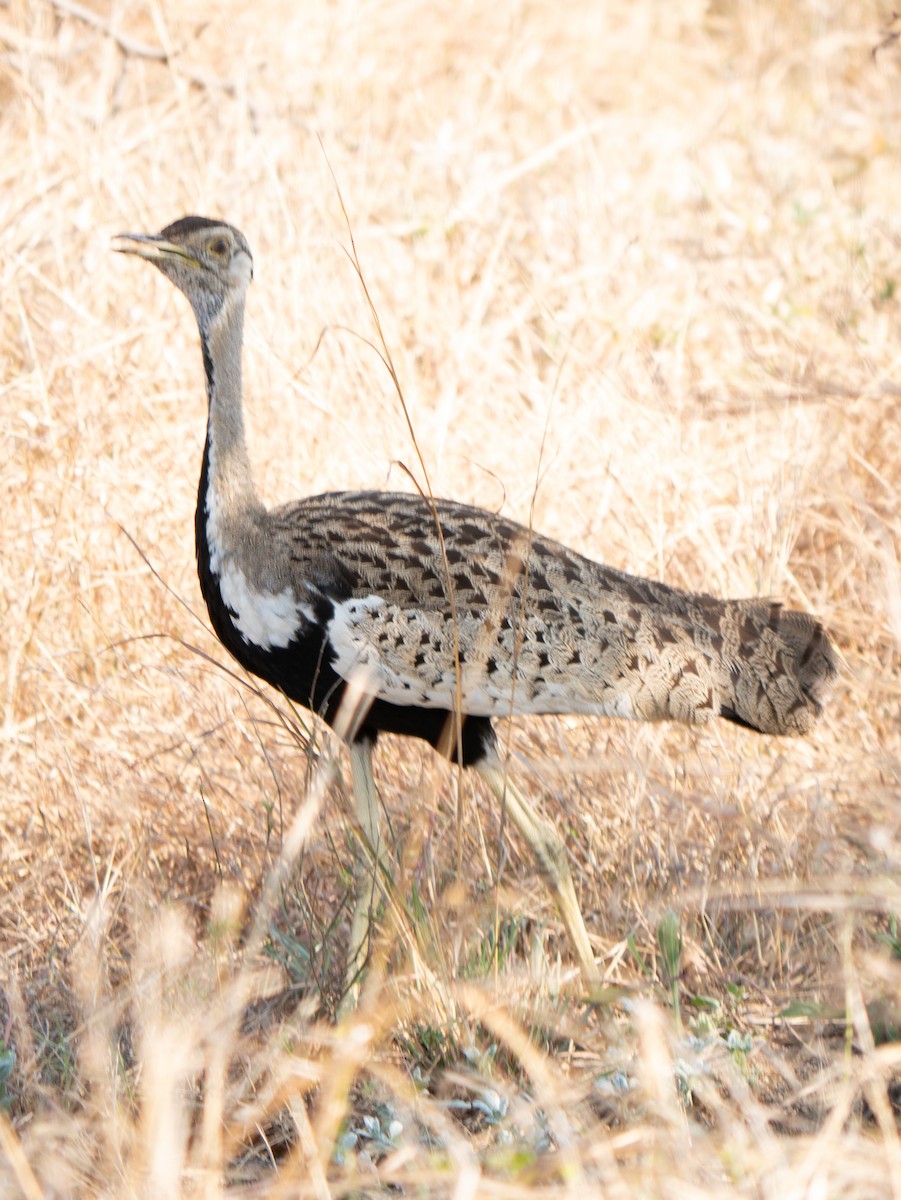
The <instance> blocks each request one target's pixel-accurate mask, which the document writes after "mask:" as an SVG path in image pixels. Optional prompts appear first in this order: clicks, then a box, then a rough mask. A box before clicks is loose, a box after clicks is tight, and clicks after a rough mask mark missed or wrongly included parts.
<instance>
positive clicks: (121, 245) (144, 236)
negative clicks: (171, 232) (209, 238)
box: [113, 233, 200, 267]
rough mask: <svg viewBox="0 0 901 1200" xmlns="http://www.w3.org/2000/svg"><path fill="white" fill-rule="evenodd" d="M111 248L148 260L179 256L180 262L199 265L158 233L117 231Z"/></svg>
mask: <svg viewBox="0 0 901 1200" xmlns="http://www.w3.org/2000/svg"><path fill="white" fill-rule="evenodd" d="M113 249H114V250H117V251H118V252H119V253H120V254H136V255H137V256H138V258H146V259H147V260H148V261H149V262H159V261H160V260H161V259H166V258H180V259H181V260H182V262H187V263H190V264H191V265H192V266H194V267H199V266H200V263H199V262H198V261H197V259H196V258H194V257H193V256H192V255H190V254H186V253H185V251H184V250H183V249H182V248H181V246H176V245H175V243H174V242H167V241H166V239H165V238H164V237H162V236H161V235H160V234H158V233H117V234H116V236H115V237H114V238H113Z"/></svg>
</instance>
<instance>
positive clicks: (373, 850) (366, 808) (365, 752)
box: [339, 738, 384, 1016]
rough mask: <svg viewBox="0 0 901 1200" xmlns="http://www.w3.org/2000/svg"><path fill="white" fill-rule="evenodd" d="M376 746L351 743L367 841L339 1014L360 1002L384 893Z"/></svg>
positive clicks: (360, 849) (357, 866)
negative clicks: (376, 912) (377, 910)
mask: <svg viewBox="0 0 901 1200" xmlns="http://www.w3.org/2000/svg"><path fill="white" fill-rule="evenodd" d="M372 746H373V743H372V741H371V740H370V739H369V738H360V739H359V740H358V741H354V742H351V746H350V773H351V780H352V782H353V794H354V809H355V811H356V816H357V820H358V822H359V824H360V831H361V833H362V835H363V838H364V839H365V844H364V845H359V844H358V845H357V849H356V854H355V861H354V875H355V876H356V879H355V890H356V896H355V899H354V913H353V920H352V922H351V926H350V945H349V947H348V953H347V971H346V973H345V977H344V982H345V988H346V990H345V994H344V999H343V1000H342V1001H341V1006H340V1009H339V1016H341V1015H343V1014H344V1013H346V1012H348V1011H350V1010H351V1009H352V1008H353V1007H354V1006H355V1005H356V1002H357V998H358V996H359V993H360V976H361V974H362V971H363V965H364V963H365V962H366V955H367V952H368V950H369V937H370V927H371V924H372V913H373V909H374V908H375V907H376V906H377V904H378V902H379V899H380V898H381V895H382V888H381V883H380V880H379V876H380V871H381V863H382V856H383V850H384V848H383V846H382V841H381V835H380V833H379V810H378V802H379V801H378V793H377V792H376V788H375V778H374V776H373V774H372Z"/></svg>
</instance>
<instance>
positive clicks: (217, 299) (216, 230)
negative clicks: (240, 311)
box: [114, 217, 253, 334]
mask: <svg viewBox="0 0 901 1200" xmlns="http://www.w3.org/2000/svg"><path fill="white" fill-rule="evenodd" d="M115 243H116V244H115V245H114V249H116V250H118V251H120V252H121V253H123V254H136V255H137V256H138V257H139V258H146V259H147V261H148V262H152V263H153V265H154V266H155V267H159V269H160V270H161V271H162V273H163V274H164V275H165V276H166V277H167V279H171V280H172V282H173V283H174V284H175V286H176V287H177V288H179V289H180V290H181V291H183V292H184V294H185V295H186V296H187V297H188V299H189V300H190V302H191V307H192V308H193V309H194V315H195V317H196V318H197V324H198V325H199V326H200V331H201V333H203V334H208V333H209V331H210V329H211V328H212V327H213V325H215V323H216V320H217V318H218V317H219V316H220V315H222V314H224V313H225V312H227V311H228V310H230V309H232V308H233V307H234V306H235V305H236V304H238V303H241V302H243V300H244V296H245V293H246V292H247V288H248V285H249V284H250V281H251V279H253V259H252V257H251V254H250V247H249V246H248V245H247V241H246V239H245V237H244V235H243V234H242V233H241V232H240V231H239V230H237V229H235V228H234V227H233V226H231V225H226V224H225V222H224V221H211V220H209V218H207V217H182V218H181V220H179V221H175V222H174V223H173V224H172V225H167V226H166V228H165V229H163V230H162V231H161V232H160V233H120V234H119V235H118V237H117V238H116V239H115Z"/></svg>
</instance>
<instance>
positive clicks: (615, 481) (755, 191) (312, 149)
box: [0, 0, 901, 1200]
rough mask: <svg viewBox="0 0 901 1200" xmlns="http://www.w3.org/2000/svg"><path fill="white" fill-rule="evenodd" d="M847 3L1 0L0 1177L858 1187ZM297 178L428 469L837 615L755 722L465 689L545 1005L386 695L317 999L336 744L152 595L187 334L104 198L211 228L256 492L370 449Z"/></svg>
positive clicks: (390, 456)
mask: <svg viewBox="0 0 901 1200" xmlns="http://www.w3.org/2000/svg"><path fill="white" fill-rule="evenodd" d="M891 19H892V14H891V12H890V6H885V7H881V6H879V5H877V4H870V3H860V4H855V3H846V4H842V3H816V2H814V0H806V2H804V0H802V2H799V3H797V4H794V5H785V4H780V3H776V2H775V0H773V2H772V3H768V2H763V0H761V2H755V0H745V2H736V3H729V2H728V0H722V2H719V3H703V2H701V0H696V2H692V0H687V2H685V3H675V4H655V3H652V2H650V0H647V2H645V3H628V2H626V0H621V2H620V0H614V2H612V3H609V4H601V3H596V2H594V0H575V2H573V3H569V4H566V5H560V4H550V3H541V2H537V0H536V2H532V3H528V2H524V0H501V2H499V3H495V4H492V5H482V4H477V3H473V2H467V0H462V2H460V0H458V2H457V3H442V2H436V3H433V4H427V5H426V4H423V5H417V4H414V3H413V2H412V0H394V2H386V3H382V4H378V3H372V4H355V3H350V2H347V3H345V2H343V0H337V2H335V3H328V4H326V3H320V4H313V3H308V4H293V3H289V2H288V0H275V2H272V3H268V2H262V3H257V4H255V5H251V4H249V3H226V4H224V5H212V4H207V3H203V2H201V0H194V2H190V0H189V2H188V3H182V2H181V0H180V2H179V3H177V4H176V3H173V2H171V0H162V2H160V3H150V4H144V3H143V2H142V0H134V2H125V3H113V4H112V5H107V4H105V3H104V0H90V6H89V7H85V8H81V7H79V5H76V4H75V3H74V2H73V0H56V2H44V0H3V2H2V3H0V149H2V153H0V180H2V182H0V280H2V283H0V363H2V371H0V422H2V424H0V437H2V449H0V480H2V521H0V526H2V535H0V536H2V559H0V595H2V622H0V641H2V651H3V652H2V657H0V664H2V666H0V671H2V705H3V709H2V737H0V779H2V784H0V786H2V796H3V803H2V813H0V828H2V850H0V856H2V857H0V878H2V892H0V949H2V959H0V979H2V991H3V994H2V998H0V1106H2V1108H0V1191H2V1194H3V1195H9V1196H16V1195H24V1196H27V1197H29V1200H31V1198H33V1197H38V1196H41V1195H47V1196H95V1195H106V1196H116V1197H118V1196H131V1195H147V1196H154V1197H156V1196H166V1197H174V1196H179V1195H194V1194H201V1195H204V1196H211V1197H212V1196H217V1195H220V1194H222V1193H223V1192H225V1191H230V1192H234V1193H238V1192H240V1191H241V1190H242V1189H243V1190H245V1191H247V1193H248V1194H253V1195H257V1196H269V1195H272V1196H276V1195H283V1194H284V1195H296V1196H301V1195H302V1196H307V1195H310V1196H316V1197H324V1196H342V1195H349V1194H355V1195H362V1194H371V1193H377V1192H382V1191H386V1190H388V1189H393V1190H396V1191H397V1192H398V1193H399V1194H402V1195H435V1196H438V1195H448V1196H457V1197H476V1196H498V1197H520V1196H531V1195H536V1196H537V1195H543V1196H544V1195H549V1194H551V1193H557V1192H568V1193H570V1194H572V1195H575V1196H582V1195H588V1194H603V1195H610V1196H622V1197H626V1196H631V1195H648V1196H664V1195H666V1196H680V1197H708V1196H713V1195H723V1194H728V1193H730V1192H734V1193H735V1194H738V1195H742V1196H745V1195H747V1196H768V1197H769V1196H778V1197H779V1198H780V1200H784V1198H786V1197H795V1196H797V1197H801V1196H804V1197H808V1196H809V1197H831V1196H842V1197H855V1196H884V1195H887V1194H893V1195H896V1196H898V1195H901V1139H899V1133H898V1118H899V1111H901V1110H899V1105H898V1103H897V1095H898V1091H899V1084H901V1048H899V1044H898V1043H897V1041H895V1040H893V1039H894V1038H895V1037H896V1027H897V1025H898V1024H901V1017H899V1016H898V1004H899V989H901V962H899V954H901V930H899V929H898V928H897V927H896V925H895V914H896V913H901V892H899V886H898V873H899V867H901V861H899V860H901V840H899V835H901V831H899V818H901V807H899V799H901V795H899V792H901V786H899V767H901V719H899V707H901V668H899V646H901V583H899V561H898V558H899V555H898V548H899V537H901V515H899V507H898V488H899V485H901V431H899V424H901V422H899V390H898V389H899V384H898V383H897V382H896V380H897V378H898V369H897V366H898V356H899V349H898V348H899V344H901V343H899V336H898V335H899V329H901V296H899V284H901V246H899V234H901V227H899V222H898V196H899V195H901V158H899V152H901V57H899V54H901V51H899V46H898V44H896V43H895V42H894V41H893V40H892V38H891V37H890V34H891V25H890V22H891ZM887 23H888V24H887ZM877 47H878V49H877ZM874 51H875V53H874ZM332 172H333V173H334V174H332ZM339 189H340V197H339ZM341 198H343V202H344V204H345V205H346V210H347V215H348V218H349V222H350V226H351V229H352V233H353V238H354V242H355V245H356V250H357V253H358V255H359V261H360V264H361V266H362V269H363V273H364V277H365V282H366V285H367V286H368V288H369V290H370V292H371V295H372V297H373V301H374V304H375V306H376V309H377V312H378V315H379V318H380V320H381V323H382V327H383V330H384V336H385V341H386V344H387V347H388V349H389V350H390V353H391V355H392V356H393V359H394V362H395V364H396V368H397V373H398V376H399V379H400V383H401V386H402V390H403V396H404V399H405V402H406V407H407V411H408V413H409V418H410V421H411V424H412V428H413V430H414V431H415V436H416V439H417V441H418V446H419V449H420V451H421V454H422V462H424V463H425V465H426V466H427V468H428V472H429V477H430V480H431V484H432V487H433V488H434V490H435V492H436V493H437V494H445V495H450V496H454V497H457V498H460V499H465V500H468V501H472V502H476V503H480V504H482V505H484V506H486V507H488V508H491V509H503V511H504V512H505V513H507V514H509V515H511V516H514V517H516V518H519V519H522V520H525V521H528V520H529V519H530V518H531V519H533V520H534V523H535V525H536V526H537V527H538V528H540V529H542V530H543V531H545V532H547V533H549V534H552V535H555V536H557V537H560V538H562V539H563V540H565V541H567V542H569V543H570V544H572V545H574V546H575V547H576V548H578V549H580V550H582V551H584V552H586V553H588V554H589V555H591V556H593V557H597V558H601V559H603V560H604V561H606V562H609V563H610V564H612V565H615V566H618V567H623V568H626V569H629V570H632V571H635V572H638V573H641V574H648V575H652V576H655V577H662V578H665V579H666V580H667V581H668V582H671V583H674V584H677V585H682V586H686V587H690V588H703V589H706V590H709V591H712V592H715V593H717V594H734V595H768V596H770V595H773V596H779V597H783V598H785V599H786V600H788V601H789V602H791V603H792V604H793V605H794V606H796V607H803V608H808V609H810V610H812V611H814V612H816V613H817V614H818V615H820V616H821V617H822V619H823V620H824V621H825V622H826V624H827V626H828V628H829V629H830V631H831V633H832V635H833V637H834V640H835V642H836V645H837V646H838V648H839V652H840V655H841V664H842V667H841V680H840V683H839V686H838V688H837V690H836V693H835V696H834V699H833V702H832V704H831V706H830V708H829V710H828V712H827V714H826V716H825V718H824V720H823V722H822V723H821V725H820V726H819V728H818V729H817V731H816V732H815V733H814V734H813V735H812V736H811V737H809V738H808V739H805V740H802V741H788V740H785V741H768V740H765V739H763V738H760V737H756V736H755V735H753V734H751V733H747V732H745V731H743V730H740V729H737V728H734V727H716V728H710V729H706V730H702V731H690V730H684V729H681V728H676V727H663V726H661V727H641V726H631V725H627V724H625V723H617V722H613V721H601V720H583V719H545V720H533V721H525V720H523V721H518V722H516V723H515V724H514V725H513V726H512V727H511V728H510V729H505V730H504V737H505V738H506V739H507V741H508V744H509V749H510V753H511V756H512V758H511V770H512V771H513V772H514V774H515V776H516V778H517V780H518V781H519V783H520V784H521V786H522V787H523V788H524V789H525V790H527V791H528V793H529V794H530V795H531V797H532V798H533V799H534V801H535V802H536V803H537V804H539V805H540V806H541V808H542V810H543V811H544V813H545V814H546V815H547V816H548V817H549V818H550V819H552V820H553V821H554V822H555V824H556V825H557V827H558V828H559V829H560V830H561V832H563V833H564V834H565V837H566V841H567V845H568V848H569V852H570V854H571V859H572V863H573V867H574V873H575V876H576V881H577V887H578V890H579V894H580V897H581V901H582V905H583V910H584V912H585V914H586V919H587V922H588V926H589V929H590V931H591V934H592V937H593V939H594V944H595V949H596V952H597V955H598V959H599V961H600V963H601V965H602V968H603V970H604V974H605V979H606V981H607V984H608V985H609V990H608V992H607V993H606V994H605V995H604V996H603V997H601V1001H602V1002H601V1003H598V1004H594V1005H588V1004H586V1003H585V1002H584V997H583V996H582V994H581V991H580V988H579V985H578V976H577V975H576V973H575V970H574V966H573V961H572V956H571V954H570V950H569V947H568V945H567V944H566V942H565V940H564V939H563V937H562V936H561V931H560V928H559V925H558V922H557V920H556V917H555V914H554V911H553V909H552V906H551V905H550V903H549V901H548V899H547V896H546V894H545V892H544V890H543V887H542V886H541V883H540V881H538V880H537V879H536V878H535V872H534V869H533V867H532V865H531V863H530V861H529V860H528V859H527V858H526V857H525V856H524V855H523V854H522V852H521V850H522V848H521V846H520V845H519V844H518V843H517V842H516V840H515V839H513V840H510V841H509V842H508V841H506V840H505V839H502V838H501V836H500V833H501V831H500V823H499V815H498V813H497V811H496V809H495V807H494V806H493V805H492V804H491V803H489V802H488V801H487V799H486V797H485V796H484V795H483V794H482V793H481V792H480V791H479V790H478V788H477V787H476V786H475V785H474V784H473V782H472V781H471V780H470V779H468V778H463V779H461V778H459V777H458V776H457V775H456V774H455V773H454V772H453V771H452V770H451V769H449V768H448V767H447V766H445V765H443V764H441V763H440V762H438V761H437V760H436V758H435V757H434V756H433V755H432V754H431V752H430V751H428V749H423V748H422V747H420V746H418V745H409V744H401V743H396V742H392V741H391V740H390V739H385V742H384V743H383V744H382V746H381V753H380V754H379V756H378V760H377V772H378V780H379V786H380V790H381V794H382V797H383V801H384V806H385V809H386V814H387V818H388V820H389V821H390V827H391V837H392V842H393V845H394V848H395V852H396V868H395V877H394V882H395V888H394V892H393V900H392V903H391V906H390V909H389V911H388V913H387V914H386V915H385V917H384V919H383V921H382V926H381V928H382V937H381V939H380V941H379V943H378V945H377V946H376V948H375V951H374V963H373V967H372V969H371V971H370V974H369V979H368V984H367V987H366V989H365V990H364V994H363V998H362V1001H361V1004H360V1007H359V1009H358V1011H357V1012H356V1014H354V1015H353V1016H352V1017H351V1018H349V1019H348V1020H347V1021H346V1022H344V1023H343V1024H336V1022H335V1017H334V1012H335V1006H336V1003H337V1001H338V999H339V997H340V980H341V960H342V956H343V953H344V946H345V943H346V937H347V927H348V897H349V895H350V890H351V880H350V875H349V864H350V862H351V858H352V855H351V849H350V844H351V840H352V834H351V830H350V827H349V823H348V815H347V814H348V801H347V791H346V786H347V778H348V776H347V766H346V762H345V760H344V756H343V754H342V752H341V748H340V746H338V745H337V744H336V743H335V741H334V739H333V738H332V737H331V736H330V735H329V734H328V733H326V732H325V731H324V730H323V729H322V728H320V727H318V726H317V725H315V724H314V723H311V721H310V719H309V718H308V717H307V716H306V715H305V714H303V713H296V712H293V711H292V710H291V709H290V707H289V706H288V705H286V704H285V703H284V702H283V701H282V700H280V699H279V698H278V697H277V696H276V695H274V694H273V693H271V692H269V691H266V690H264V689H260V688H258V687H257V686H255V685H254V683H253V682H252V681H251V680H250V679H249V678H247V677H245V676H243V675H242V674H241V673H240V671H237V670H236V668H235V667H234V665H233V664H232V663H230V662H229V661H228V660H227V658H226V656H225V655H224V652H223V651H221V650H220V649H219V647H218V646H217V643H216V642H215V640H214V638H213V637H212V635H211V633H210V632H209V629H208V626H207V623H206V621H205V618H204V614H203V612H202V602H201V600H200V597H199V591H198V587H197V583H196V579H195V576H194V564H193V544H192V520H193V503H194V494H195V488H196V476H197V472H198V469H199V461H200V453H201V447H202V439H203V423H204V392H203V380H202V371H201V363H200V356H199V352H198V348H197V335H196V329H195V326H194V322H193V318H192V317H191V315H190V312H189V310H188V307H187V305H186V303H185V302H184V300H183V299H182V298H181V297H179V296H177V295H176V293H175V292H174V291H173V289H172V288H171V287H170V286H169V285H168V284H167V283H166V282H165V281H164V280H162V279H161V278H160V277H158V276H157V275H156V274H155V273H154V272H152V271H151V270H150V269H149V268H148V267H146V266H144V265H142V264H140V263H137V262H135V261H133V260H127V259H124V258H121V257H119V256H116V255H114V254H112V253H111V252H110V238H111V236H112V235H114V234H115V233H117V232H119V231H120V230H123V229H126V230H155V229H158V228H160V227H161V226H163V225H165V224H167V223H168V222H169V221H171V220H173V219H175V218H176V217H178V216H180V215H182V214H183V213H186V212H200V213H204V214H211V215H221V216H223V217H225V218H226V219H228V220H230V221H232V222H233V223H235V224H237V225H238V226H239V227H241V228H242V229H243V230H244V231H245V233H246V234H247V236H248V238H249V240H250V242H251V245H252V247H253V248H254V251H255V265H256V282H255V284H254V286H253V289H252V292H251V296H250V306H249V323H248V331H247V349H246V387H247V393H248V397H247V399H248V408H249V422H250V426H251V438H252V441H251V450H252V454H253V458H254V462H255V464H256V473H257V480H258V484H259V486H260V488H261V491H262V492H263V494H264V496H265V497H266V498H267V499H268V500H270V501H274V500H277V499H285V498H288V497H290V496H293V495H299V494H302V493H303V492H308V491H309V492H311V491H318V490H326V489H329V488H340V487H361V486H365V487H383V486H390V487H398V488H410V487H413V486H414V482H413V481H414V480H418V481H419V482H421V481H422V477H423V476H422V466H421V463H420V461H419V460H418V459H417V454H416V450H415V448H414V445H413V443H412V441H411V435H410V430H409V429H408V426H407V420H406V417H405V415H404V412H403V409H402V406H401V403H400V400H399V397H398V395H397V394H396V392H395V390H394V388H393V386H392V384H391V380H390V378H389V376H388V373H387V371H386V369H385V367H384V365H383V364H382V362H381V361H380V358H379V355H378V354H377V353H376V352H375V351H374V349H373V347H372V345H371V343H372V342H373V341H374V340H375V328H374V323H373V319H372V314H371V313H370V311H369V309H368V307H367V303H366V299H365V295H364V292H363V289H362V287H361V283H360V280H359V279H358V278H357V275H356V274H355V271H354V269H353V265H352V263H351V261H350V258H349V256H348V251H349V250H350V249H351V241H350V235H349V232H348V228H347V227H346V225H345V222H344V217H343V215H342V207H341Z"/></svg>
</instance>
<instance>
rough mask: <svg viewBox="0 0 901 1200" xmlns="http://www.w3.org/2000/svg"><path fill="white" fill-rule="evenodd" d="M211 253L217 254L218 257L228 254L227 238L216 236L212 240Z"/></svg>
mask: <svg viewBox="0 0 901 1200" xmlns="http://www.w3.org/2000/svg"><path fill="white" fill-rule="evenodd" d="M210 253H211V254H215V255H216V257H217V258H224V257H225V255H226V254H228V242H227V241H226V240H225V238H222V237H220V238H216V239H215V241H212V242H210Z"/></svg>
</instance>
